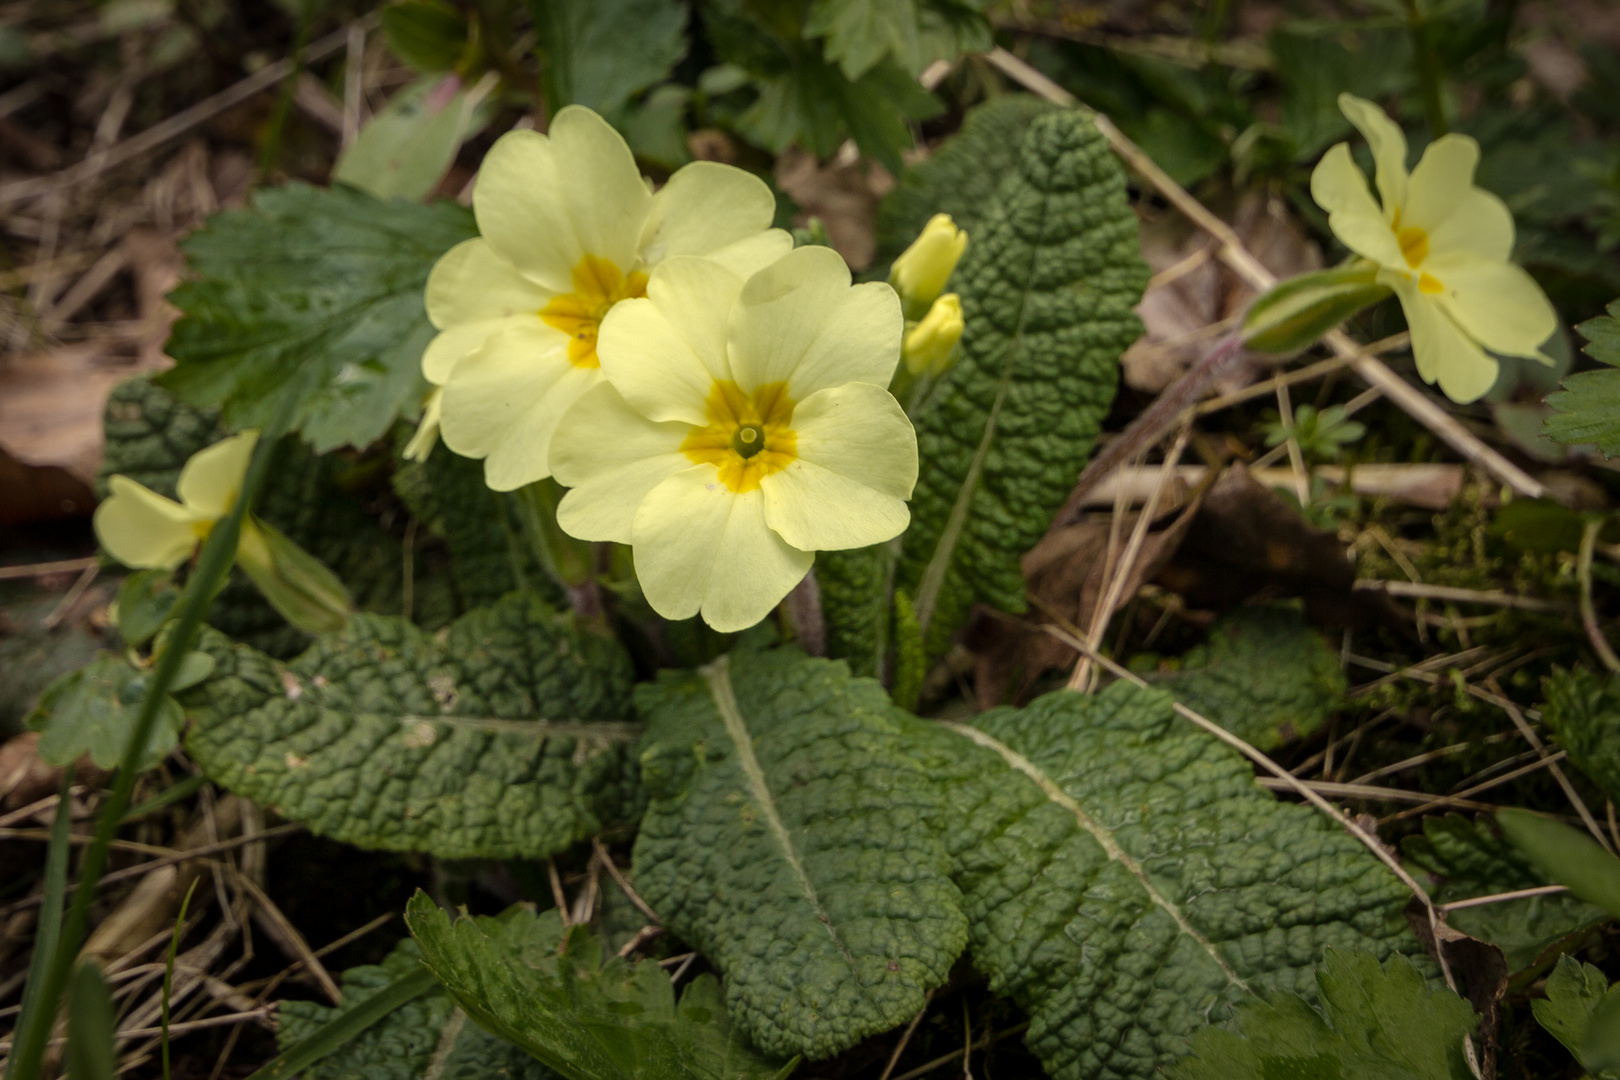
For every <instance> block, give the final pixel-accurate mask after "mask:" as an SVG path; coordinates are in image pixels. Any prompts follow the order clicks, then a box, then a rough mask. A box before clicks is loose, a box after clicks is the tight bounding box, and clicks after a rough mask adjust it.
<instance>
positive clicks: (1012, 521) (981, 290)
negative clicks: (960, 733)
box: [899, 112, 1148, 655]
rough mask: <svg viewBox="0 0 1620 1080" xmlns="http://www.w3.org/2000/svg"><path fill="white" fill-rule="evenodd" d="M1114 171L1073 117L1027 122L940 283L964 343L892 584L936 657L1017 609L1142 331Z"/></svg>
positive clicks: (934, 421) (931, 413)
mask: <svg viewBox="0 0 1620 1080" xmlns="http://www.w3.org/2000/svg"><path fill="white" fill-rule="evenodd" d="M1137 248H1138V243H1137V225H1136V218H1135V216H1134V215H1132V213H1131V211H1130V207H1129V206H1128V205H1127V203H1126V199H1125V176H1124V173H1123V172H1122V171H1121V169H1120V166H1119V164H1118V162H1117V161H1116V160H1115V159H1114V157H1113V154H1112V152H1111V151H1110V150H1109V148H1108V142H1107V140H1106V139H1104V138H1103V136H1102V135H1101V134H1100V133H1099V132H1098V131H1097V129H1096V127H1095V126H1094V125H1093V124H1092V123H1091V121H1090V120H1088V119H1086V118H1085V117H1083V116H1081V115H1080V114H1078V113H1075V112H1057V113H1052V114H1050V115H1046V116H1040V117H1037V118H1036V119H1035V120H1034V121H1033V122H1032V123H1031V124H1030V126H1029V131H1028V133H1027V134H1026V135H1025V137H1024V142H1023V144H1022V147H1021V149H1020V152H1019V158H1018V166H1017V169H1016V171H1015V172H1014V173H1013V174H1012V175H1011V176H1009V177H1008V178H1007V179H1006V180H1005V181H1004V182H1003V184H1002V186H1001V188H1000V189H999V193H998V195H997V198H996V203H995V206H994V208H993V210H992V211H991V213H990V216H989V217H988V218H987V219H986V221H985V222H984V224H983V225H982V226H980V227H979V229H978V230H977V232H976V233H975V234H974V236H973V237H972V239H971V241H970V242H969V244H968V249H967V254H966V255H965V256H964V257H963V260H962V263H961V265H960V266H959V267H958V268H957V271H956V275H955V277H954V278H953V279H952V280H953V286H954V287H955V288H956V290H957V291H958V292H960V293H961V296H962V305H963V310H964V313H965V316H966V320H967V332H966V334H965V335H964V336H963V338H962V346H961V358H960V359H959V360H958V361H957V364H956V366H955V367H954V368H952V369H951V371H950V372H949V373H948V374H947V375H946V376H945V379H944V382H943V384H942V385H941V387H940V390H939V395H938V398H937V400H936V403H935V404H934V405H933V406H932V407H931V408H930V409H928V410H927V411H926V412H925V413H924V415H922V416H921V417H920V418H918V420H917V429H918V432H917V435H918V446H919V450H920V456H921V460H922V471H921V474H920V476H919V478H918V481H917V488H916V492H915V494H914V496H913V498H912V520H911V527H910V529H909V530H908V531H907V532H906V534H905V539H904V555H903V558H902V560H901V564H900V573H899V584H900V585H902V586H903V587H905V588H906V589H907V590H908V591H909V592H910V593H911V595H912V596H913V597H914V600H915V603H916V611H917V619H918V624H919V625H920V626H921V627H922V630H923V634H924V640H925V641H926V642H927V644H928V646H929V649H930V651H931V652H932V653H934V654H936V655H937V654H939V653H942V652H943V651H944V650H945V647H946V645H947V644H948V642H949V639H950V635H951V634H952V633H953V632H954V631H955V630H956V629H957V628H958V627H960V626H961V624H962V622H963V621H964V620H965V619H966V617H967V614H968V612H969V611H970V610H971V609H972V606H973V605H974V604H975V603H986V604H990V605H993V606H995V607H999V608H1002V609H1003V610H1007V611H1022V610H1023V609H1024V579H1023V574H1022V571H1021V569H1020V567H1019V558H1020V556H1022V554H1023V553H1024V552H1025V551H1027V550H1029V548H1030V547H1032V546H1033V545H1034V544H1035V542H1036V541H1037V540H1038V539H1039V538H1040V537H1041V535H1042V534H1043V533H1044V532H1045V531H1046V528H1047V526H1048V524H1049V523H1050V521H1051V518H1052V515H1053V513H1055V512H1056V510H1057V509H1058V507H1059V506H1060V505H1061V504H1062V503H1063V500H1064V498H1065V497H1066V496H1067V495H1068V493H1069V491H1070V490H1071V489H1072V488H1073V486H1074V482H1075V479H1076V477H1077V476H1078V474H1079V472H1080V468H1081V466H1083V465H1084V464H1085V461H1086V459H1087V457H1089V456H1090V453H1091V448H1092V444H1093V443H1094V442H1095V441H1096V438H1097V432H1098V430H1099V427H1100V426H1101V423H1102V418H1103V416H1104V414H1105V413H1106V412H1107V411H1108V406H1109V403H1110V402H1111V401H1112V400H1113V396H1114V390H1115V387H1116V385H1117V383H1118V378H1119V356H1120V354H1121V353H1122V352H1123V351H1124V350H1125V348H1126V347H1127V346H1128V345H1130V343H1131V342H1132V341H1134V340H1135V339H1136V338H1137V336H1138V335H1139V334H1140V333H1141V332H1142V323H1141V320H1140V319H1138V318H1137V317H1136V313H1135V312H1134V311H1132V305H1134V304H1135V303H1136V302H1137V301H1138V300H1140V299H1141V296H1142V289H1143V287H1144V286H1145V285H1146V283H1147V278H1148V269H1147V264H1146V263H1144V262H1143V261H1142V256H1141V254H1140V252H1139V251H1138V250H1137Z"/></svg>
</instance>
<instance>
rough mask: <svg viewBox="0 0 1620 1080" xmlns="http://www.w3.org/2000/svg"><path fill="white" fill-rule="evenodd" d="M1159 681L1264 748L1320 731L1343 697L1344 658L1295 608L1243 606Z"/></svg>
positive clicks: (1157, 681) (1157, 680)
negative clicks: (1174, 669)
mask: <svg viewBox="0 0 1620 1080" xmlns="http://www.w3.org/2000/svg"><path fill="white" fill-rule="evenodd" d="M1149 678H1153V677H1152V676H1149ZM1153 681H1154V684H1155V685H1157V686H1161V687H1163V688H1164V689H1166V690H1169V691H1170V692H1171V693H1172V694H1174V695H1175V696H1176V699H1177V700H1178V701H1180V702H1181V703H1182V704H1184V705H1186V706H1187V707H1188V708H1191V709H1193V710H1195V711H1197V712H1200V713H1203V714H1204V715H1205V716H1207V717H1209V718H1210V719H1211V720H1213V721H1215V722H1216V723H1217V724H1220V725H1221V726H1222V727H1224V728H1226V730H1228V731H1230V732H1232V734H1234V735H1236V736H1237V737H1238V738H1240V739H1242V740H1243V741H1244V742H1247V743H1249V744H1250V745H1252V746H1256V747H1258V748H1259V749H1261V750H1269V749H1271V748H1272V747H1274V746H1276V745H1278V744H1279V743H1284V742H1290V741H1292V740H1294V739H1301V738H1304V737H1305V736H1306V735H1309V734H1310V733H1311V732H1313V731H1315V730H1316V729H1317V728H1319V727H1321V726H1322V724H1323V723H1325V722H1326V721H1327V719H1328V717H1329V716H1331V715H1333V712H1334V711H1335V710H1336V709H1337V708H1338V707H1339V705H1340V704H1341V703H1342V702H1343V700H1344V693H1345V677H1344V670H1343V669H1342V668H1341V667H1340V666H1339V654H1338V653H1337V652H1336V651H1335V650H1334V649H1333V648H1331V647H1330V646H1329V645H1328V643H1327V642H1326V641H1323V640H1322V635H1321V634H1318V633H1317V632H1316V631H1315V630H1313V629H1311V627H1310V626H1309V625H1307V624H1306V622H1305V619H1304V617H1303V616H1302V615H1301V614H1300V612H1299V610H1298V609H1297V608H1293V607H1282V606H1278V607H1253V608H1238V609H1237V610H1236V611H1234V612H1232V613H1231V614H1230V615H1227V616H1226V617H1225V618H1223V619H1221V620H1220V621H1219V622H1217V623H1216V624H1215V625H1214V626H1213V627H1211V628H1210V631H1209V642H1208V644H1206V645H1200V646H1198V647H1196V648H1193V649H1190V650H1188V652H1187V654H1186V655H1185V656H1183V657H1182V658H1181V666H1180V670H1179V671H1176V672H1173V673H1171V674H1168V675H1163V676H1160V677H1158V678H1154V679H1153Z"/></svg>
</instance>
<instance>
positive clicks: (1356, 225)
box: [1311, 94, 1558, 402]
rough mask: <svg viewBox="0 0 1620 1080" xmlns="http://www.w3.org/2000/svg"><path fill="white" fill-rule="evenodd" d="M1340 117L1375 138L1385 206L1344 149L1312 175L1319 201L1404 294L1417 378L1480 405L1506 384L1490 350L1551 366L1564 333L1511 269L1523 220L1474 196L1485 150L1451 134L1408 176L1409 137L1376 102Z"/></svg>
mask: <svg viewBox="0 0 1620 1080" xmlns="http://www.w3.org/2000/svg"><path fill="white" fill-rule="evenodd" d="M1339 108H1340V109H1341V110H1343V112H1344V115H1345V116H1346V117H1348V118H1349V120H1350V122H1351V123H1352V124H1354V125H1355V126H1356V127H1357V128H1358V129H1359V130H1360V131H1361V133H1362V135H1364V136H1366V139H1367V142H1368V143H1369V144H1370V145H1371V147H1372V152H1373V160H1374V162H1375V163H1376V165H1377V180H1378V192H1379V194H1380V196H1381V197H1382V206H1380V205H1379V203H1377V202H1374V201H1373V197H1372V193H1371V192H1370V191H1368V189H1367V178H1366V177H1365V176H1364V175H1363V174H1362V172H1361V170H1360V169H1358V168H1357V167H1356V164H1355V162H1354V161H1353V160H1352V159H1351V157H1350V147H1349V146H1348V145H1346V144H1345V143H1339V144H1338V145H1337V146H1335V147H1333V148H1332V149H1331V150H1329V151H1328V152H1327V154H1326V156H1324V157H1323V158H1322V161H1321V163H1320V164H1318V165H1317V167H1316V171H1315V172H1314V173H1313V174H1312V175H1311V195H1312V197H1313V198H1315V199H1316V201H1317V203H1318V204H1319V205H1320V206H1321V207H1322V209H1324V210H1326V211H1327V212H1328V224H1329V225H1330V226H1331V227H1332V229H1333V232H1334V233H1335V234H1336V235H1337V236H1338V237H1339V239H1340V240H1342V241H1344V243H1345V246H1347V247H1348V248H1350V250H1351V251H1354V252H1355V253H1356V254H1357V255H1360V256H1361V257H1363V258H1365V259H1367V260H1369V261H1370V262H1372V263H1374V264H1375V265H1376V266H1377V267H1378V273H1377V278H1376V280H1377V282H1378V283H1379V284H1382V285H1387V286H1389V287H1390V288H1391V289H1394V290H1395V295H1396V296H1398V297H1399V298H1400V301H1401V308H1402V310H1404V311H1405V313H1406V322H1407V326H1408V328H1409V329H1410V330H1411V333H1412V356H1413V358H1414V359H1415V360H1416V361H1417V368H1418V373H1419V374H1420V375H1422V376H1423V378H1424V379H1425V380H1426V381H1428V382H1431V383H1432V382H1435V381H1438V382H1439V383H1440V389H1442V390H1444V391H1445V392H1446V394H1447V395H1448V396H1450V397H1451V398H1452V399H1453V400H1455V401H1460V402H1466V401H1473V400H1474V399H1475V398H1477V397H1479V396H1480V395H1481V394H1483V393H1485V391H1487V390H1489V389H1490V388H1491V384H1492V383H1494V382H1495V381H1496V372H1497V362H1496V360H1494V359H1493V358H1491V357H1490V356H1489V355H1487V353H1486V352H1485V350H1486V349H1489V350H1491V351H1492V352H1495V353H1500V354H1502V355H1504V356H1522V357H1527V358H1532V359H1537V360H1542V361H1545V362H1548V363H1550V362H1551V361H1550V360H1549V359H1548V358H1547V357H1546V356H1543V355H1542V353H1541V350H1540V346H1541V344H1542V343H1543V342H1545V341H1546V340H1547V338H1549V337H1550V336H1551V335H1552V333H1553V331H1554V330H1556V329H1557V326H1558V318H1557V315H1556V314H1554V312H1553V308H1552V304H1551V303H1549V302H1548V300H1547V297H1546V296H1545V295H1544V294H1543V293H1542V291H1541V289H1540V287H1539V286H1537V285H1536V283H1535V280H1534V279H1532V278H1531V277H1530V275H1529V274H1527V273H1525V271H1524V270H1523V269H1522V268H1520V267H1518V266H1515V265H1514V264H1513V263H1512V262H1510V261H1509V260H1508V256H1509V255H1510V254H1511V252H1512V250H1513V215H1512V214H1511V213H1510V212H1509V211H1508V208H1507V206H1506V205H1504V204H1503V202H1502V200H1501V199H1499V198H1497V197H1496V196H1495V195H1492V194H1491V193H1490V192H1488V191H1484V190H1482V189H1480V188H1477V187H1475V186H1474V168H1475V166H1476V165H1477V164H1478V163H1479V144H1478V143H1477V142H1475V141H1474V140H1473V139H1471V138H1469V137H1468V136H1466V135H1446V136H1443V137H1441V138H1439V139H1436V140H1435V141H1434V142H1433V143H1431V144H1429V147H1428V149H1426V150H1425V151H1424V152H1423V160H1421V161H1419V162H1418V165H1417V168H1415V169H1413V170H1412V172H1411V173H1410V174H1408V173H1407V171H1406V136H1405V135H1404V134H1403V133H1402V132H1401V129H1400V126H1399V125H1398V124H1396V123H1395V122H1394V121H1392V120H1391V119H1390V118H1389V117H1387V116H1385V115H1384V113H1383V111H1382V110H1381V109H1379V108H1378V106H1376V105H1374V104H1373V103H1372V102H1369V101H1363V100H1362V99H1361V98H1358V97H1355V96H1353V95H1350V94H1340V95H1339Z"/></svg>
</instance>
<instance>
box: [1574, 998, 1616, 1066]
mask: <svg viewBox="0 0 1620 1080" xmlns="http://www.w3.org/2000/svg"><path fill="white" fill-rule="evenodd" d="M1581 1064H1583V1065H1585V1066H1586V1067H1587V1068H1588V1069H1590V1070H1592V1071H1593V1072H1594V1073H1598V1074H1599V1075H1601V1076H1613V1075H1614V1074H1615V1070H1616V1069H1620V990H1611V991H1610V992H1609V993H1608V994H1606V995H1604V998H1603V1000H1602V1001H1600V1002H1599V1003H1598V1007H1597V1008H1596V1009H1593V1010H1592V1019H1591V1022H1590V1023H1589V1024H1587V1027H1586V1041H1585V1042H1583V1043H1582V1044H1581Z"/></svg>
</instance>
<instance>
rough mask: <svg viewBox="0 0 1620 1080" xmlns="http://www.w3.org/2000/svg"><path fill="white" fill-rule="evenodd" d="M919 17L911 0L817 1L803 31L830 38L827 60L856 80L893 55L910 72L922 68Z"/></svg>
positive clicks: (828, 40) (825, 51) (812, 6)
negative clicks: (919, 44)
mask: <svg viewBox="0 0 1620 1080" xmlns="http://www.w3.org/2000/svg"><path fill="white" fill-rule="evenodd" d="M917 14H918V13H917V9H916V6H915V4H914V3H913V2H912V0H815V2H814V3H813V4H811V5H810V18H809V20H808V21H807V22H806V23H805V28H804V29H805V33H806V34H808V35H810V36H811V37H818V38H826V39H827V41H826V47H825V49H824V53H825V55H826V57H827V59H828V60H831V61H833V62H834V63H836V64H837V65H838V66H839V67H840V68H841V69H842V70H843V72H844V74H845V75H846V76H848V77H849V78H850V79H851V80H852V81H853V80H855V79H859V78H860V77H861V76H862V75H865V74H866V73H867V72H868V71H870V70H871V69H872V67H873V66H874V65H875V64H877V63H878V61H880V60H882V59H883V58H884V57H885V56H889V55H891V54H892V55H893V56H894V58H895V60H896V61H898V62H899V63H900V65H901V66H902V67H904V68H905V69H907V70H908V71H916V70H918V69H919V67H920V59H921V53H920V51H919V47H918V41H917Z"/></svg>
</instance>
